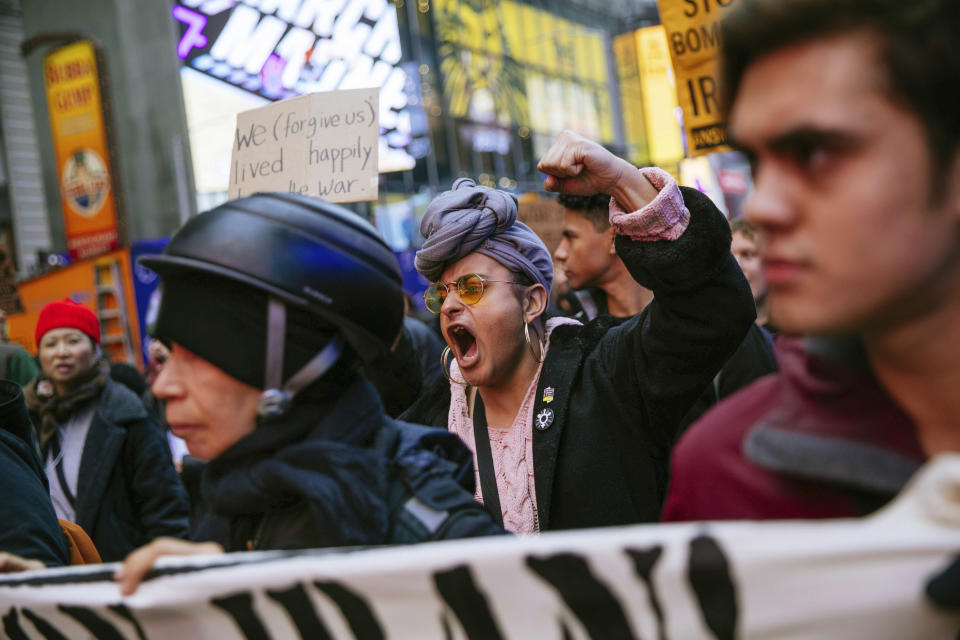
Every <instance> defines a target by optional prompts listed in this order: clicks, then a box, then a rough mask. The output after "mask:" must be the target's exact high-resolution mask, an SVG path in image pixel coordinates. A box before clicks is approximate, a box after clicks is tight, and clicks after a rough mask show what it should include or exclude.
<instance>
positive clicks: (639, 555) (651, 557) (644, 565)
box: [626, 545, 667, 640]
mask: <svg viewBox="0 0 960 640" xmlns="http://www.w3.org/2000/svg"><path fill="white" fill-rule="evenodd" d="M626 552H627V555H628V556H630V559H631V560H633V569H634V571H636V572H637V575H638V576H640V579H641V580H643V584H644V585H645V586H646V587H647V594H648V597H649V598H650V608H651V609H653V613H654V614H655V615H656V616H657V628H658V629H659V630H660V633H659V634H658V635H657V637H658V638H659V639H660V640H666V638H667V634H666V629H665V628H664V624H663V608H662V607H661V606H660V598H658V597H657V589H656V587H654V585H653V567H654V566H656V564H657V561H658V560H659V559H660V556H661V555H663V547H662V546H660V545H657V546H655V547H651V548H649V549H626Z"/></svg>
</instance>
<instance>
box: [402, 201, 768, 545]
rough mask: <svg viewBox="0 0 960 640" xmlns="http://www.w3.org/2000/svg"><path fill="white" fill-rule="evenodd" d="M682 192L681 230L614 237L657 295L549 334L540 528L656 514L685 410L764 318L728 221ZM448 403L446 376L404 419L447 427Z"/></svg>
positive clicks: (539, 432) (539, 406) (538, 413)
mask: <svg viewBox="0 0 960 640" xmlns="http://www.w3.org/2000/svg"><path fill="white" fill-rule="evenodd" d="M681 192H682V193H683V199H684V203H685V204H686V206H687V208H688V209H689V210H690V213H691V220H690V225H689V226H688V228H687V230H686V231H685V232H684V234H683V235H682V236H681V237H680V238H679V239H678V240H676V241H673V242H670V241H665V240H661V241H655V242H633V241H631V240H630V239H629V238H627V237H624V236H617V239H616V248H617V253H618V255H619V256H620V258H621V259H622V260H623V262H624V264H625V265H626V267H627V269H628V270H629V271H630V273H631V275H632V276H633V277H634V279H635V280H636V281H637V282H639V283H640V284H642V285H643V286H645V287H647V288H649V289H652V290H653V292H654V298H653V301H652V302H651V303H650V304H649V305H648V306H647V307H646V308H645V309H644V310H643V311H642V312H641V313H639V314H637V315H636V316H634V317H632V318H629V319H626V320H623V321H619V320H614V319H612V318H610V317H609V316H606V317H603V318H597V319H595V320H593V321H592V322H590V323H589V324H587V325H576V326H571V325H562V326H559V327H557V328H556V329H555V330H554V331H553V333H552V334H551V338H550V349H549V351H548V352H547V358H546V361H545V362H544V364H543V369H542V372H541V375H540V380H539V383H538V387H537V395H536V405H535V407H534V410H533V412H534V416H535V417H534V429H533V466H534V481H535V485H536V494H537V509H538V512H539V522H540V529H541V530H542V531H546V530H552V529H571V528H579V527H594V526H607V525H619V524H629V523H637V522H655V521H657V520H658V519H659V516H660V508H661V505H662V503H663V499H664V496H665V493H666V483H667V471H668V463H669V456H670V450H671V447H672V445H673V443H674V440H675V435H676V430H677V426H678V424H679V422H680V419H681V418H682V417H683V415H684V414H685V413H686V411H687V410H688V409H689V408H690V406H691V405H692V404H693V402H694V400H696V398H697V396H698V395H699V394H700V392H701V391H702V390H703V389H704V388H705V387H706V386H707V385H708V384H709V383H710V381H711V380H712V379H713V377H714V375H715V374H716V373H717V371H718V370H719V369H720V367H721V365H722V364H723V363H724V362H725V361H726V360H727V359H728V358H729V357H730V355H731V354H732V353H733V352H734V351H735V350H736V348H737V345H739V344H740V342H741V340H743V337H744V335H745V334H746V332H747V330H748V329H749V328H750V325H751V324H752V323H753V321H754V318H755V317H756V312H755V309H754V303H753V297H752V296H751V294H750V287H749V286H748V284H747V281H746V279H745V278H744V277H743V274H742V273H741V272H740V269H739V267H738V266H737V263H736V261H735V260H734V259H733V256H732V255H731V254H730V228H729V225H728V224H727V221H726V220H725V219H724V217H723V215H722V214H721V213H720V212H719V211H718V210H717V208H716V207H715V206H714V205H713V203H712V202H710V200H709V198H707V197H706V196H705V195H703V194H701V193H700V192H698V191H696V190H694V189H688V188H685V187H681ZM548 389H552V393H547V394H545V391H547V390H548ZM551 397H552V400H548V399H549V398H551ZM449 406H450V391H449V385H447V384H444V385H439V386H437V387H436V388H435V389H433V390H432V391H431V392H429V393H427V394H425V395H424V396H422V397H421V398H420V400H418V402H417V403H416V404H414V405H413V406H412V407H411V408H410V409H409V410H408V411H407V412H405V413H404V414H403V415H402V416H401V418H403V419H405V420H410V421H412V422H421V423H424V424H430V425H434V426H443V427H446V426H447V414H448V411H449ZM550 414H552V420H547V419H546V417H547V416H548V415H550ZM541 417H542V418H543V419H542V421H541ZM548 422H549V424H547V423H548Z"/></svg>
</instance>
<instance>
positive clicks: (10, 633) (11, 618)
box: [3, 607, 30, 640]
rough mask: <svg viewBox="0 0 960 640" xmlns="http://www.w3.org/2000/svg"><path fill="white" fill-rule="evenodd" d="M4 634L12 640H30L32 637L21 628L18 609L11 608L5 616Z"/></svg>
mask: <svg viewBox="0 0 960 640" xmlns="http://www.w3.org/2000/svg"><path fill="white" fill-rule="evenodd" d="M3 633H4V634H5V635H6V636H7V637H8V638H10V640H30V636H28V635H27V634H26V633H25V632H24V630H23V629H22V628H21V627H20V616H19V615H18V614H17V608H16V607H10V611H8V612H7V615H5V616H3Z"/></svg>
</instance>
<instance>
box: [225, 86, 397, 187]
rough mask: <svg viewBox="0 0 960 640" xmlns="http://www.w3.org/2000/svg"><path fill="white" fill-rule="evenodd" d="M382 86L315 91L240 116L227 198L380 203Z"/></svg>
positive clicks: (235, 136)
mask: <svg viewBox="0 0 960 640" xmlns="http://www.w3.org/2000/svg"><path fill="white" fill-rule="evenodd" d="M379 95H380V90H379V89H351V90H349V91H331V92H327V93H311V94H307V95H305V96H300V97H297V98H291V99H289V100H283V101H281V102H276V103H273V104H270V105H267V106H265V107H261V108H259V109H252V110H250V111H244V112H243V113H240V114H238V115H237V129H236V133H235V134H234V143H233V153H232V156H231V161H230V187H229V197H230V198H231V199H233V198H239V197H242V196H248V195H250V194H252V193H256V192H258V191H285V192H290V193H301V194H304V195H310V196H316V197H319V198H323V199H324V200H326V201H328V202H361V201H364V200H376V199H377V193H378V187H379V174H378V172H377V148H378V145H379V134H380V127H379V125H378V121H377V114H378V105H379V100H380V98H379Z"/></svg>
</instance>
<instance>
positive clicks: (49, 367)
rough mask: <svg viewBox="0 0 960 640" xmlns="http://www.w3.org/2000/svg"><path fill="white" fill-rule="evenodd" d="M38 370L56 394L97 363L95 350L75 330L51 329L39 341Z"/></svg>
mask: <svg viewBox="0 0 960 640" xmlns="http://www.w3.org/2000/svg"><path fill="white" fill-rule="evenodd" d="M39 356H40V368H41V369H42V370H43V374H44V375H45V376H46V377H47V378H49V379H50V381H51V382H52V383H53V386H54V388H56V389H57V392H58V393H62V391H63V390H64V389H66V388H67V387H69V386H70V384H71V383H72V382H73V381H74V380H76V379H77V378H78V377H79V376H81V375H83V374H84V373H86V372H87V371H89V370H90V368H91V367H92V366H93V363H94V361H96V349H95V348H94V345H93V341H92V340H91V339H90V337H89V336H87V334H85V333H84V332H82V331H80V330H78V329H69V328H63V329H51V330H50V331H47V332H46V333H45V334H43V337H42V338H40V346H39Z"/></svg>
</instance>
